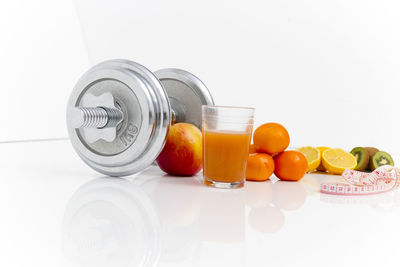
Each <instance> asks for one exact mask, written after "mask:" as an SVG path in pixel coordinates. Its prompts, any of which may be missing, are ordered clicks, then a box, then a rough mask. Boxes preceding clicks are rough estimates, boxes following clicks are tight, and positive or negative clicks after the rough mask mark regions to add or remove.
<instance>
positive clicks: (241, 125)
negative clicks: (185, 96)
mask: <svg viewBox="0 0 400 267" xmlns="http://www.w3.org/2000/svg"><path fill="white" fill-rule="evenodd" d="M253 117H254V109H253V108H237V107H221V106H203V108H202V118H203V122H202V131H203V174H204V183H205V184H206V185H209V186H213V187H219V188H238V187H243V184H244V181H245V175H246V163H247V156H248V152H249V144H250V140H251V133H252V130H253Z"/></svg>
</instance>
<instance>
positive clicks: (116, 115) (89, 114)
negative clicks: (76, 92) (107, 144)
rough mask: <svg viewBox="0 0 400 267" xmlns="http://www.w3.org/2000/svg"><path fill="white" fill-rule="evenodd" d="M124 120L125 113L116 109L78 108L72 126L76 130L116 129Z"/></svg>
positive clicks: (73, 115)
mask: <svg viewBox="0 0 400 267" xmlns="http://www.w3.org/2000/svg"><path fill="white" fill-rule="evenodd" d="M123 118H124V115H123V113H122V112H121V111H120V110H119V109H116V108H106V107H77V108H75V109H74V111H73V114H72V126H73V127H74V128H105V127H116V126H117V125H118V124H119V123H120V122H121V121H122V120H123Z"/></svg>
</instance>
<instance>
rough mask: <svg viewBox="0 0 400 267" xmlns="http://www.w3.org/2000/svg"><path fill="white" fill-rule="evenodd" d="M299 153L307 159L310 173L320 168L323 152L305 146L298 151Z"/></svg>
mask: <svg viewBox="0 0 400 267" xmlns="http://www.w3.org/2000/svg"><path fill="white" fill-rule="evenodd" d="M297 151H299V152H301V153H303V154H304V156H305V157H306V159H307V163H308V168H307V171H308V172H312V171H315V169H316V168H318V166H319V165H320V163H321V152H320V151H319V150H318V149H317V148H315V147H312V146H303V147H300V148H299V149H297Z"/></svg>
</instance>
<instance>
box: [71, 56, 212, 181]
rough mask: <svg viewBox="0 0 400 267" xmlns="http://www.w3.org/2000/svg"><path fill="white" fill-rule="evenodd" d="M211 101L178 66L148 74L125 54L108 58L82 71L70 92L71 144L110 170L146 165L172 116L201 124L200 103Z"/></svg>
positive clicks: (127, 172)
mask: <svg viewBox="0 0 400 267" xmlns="http://www.w3.org/2000/svg"><path fill="white" fill-rule="evenodd" d="M212 104H214V101H213V99H212V97H211V95H210V93H209V91H208V90H207V87H206V86H205V85H204V84H203V83H202V82H201V81H200V79H198V78H197V77H196V76H194V75H192V74H190V73H189V72H186V71H183V70H179V69H162V70H159V71H156V72H155V73H154V74H153V73H152V72H151V71H149V70H148V69H146V68H145V67H143V66H142V65H140V64H138V63H136V62H133V61H129V60H109V61H105V62H102V63H100V64H98V65H96V66H94V67H93V68H91V69H90V70H89V71H87V72H86V73H85V74H84V75H83V76H82V77H81V79H80V80H79V81H78V83H77V84H76V85H75V88H74V90H73V92H72V94H71V96H70V99H69V102H68V108H67V127H68V133H69V137H70V139H71V142H72V145H73V147H74V148H75V150H76V151H77V153H78V155H79V156H80V157H81V158H82V159H83V161H84V162H86V163H87V164H88V165H89V166H90V167H92V168H93V169H95V170H96V171H99V172H101V173H104V174H107V175H111V176H123V175H130V174H133V173H136V172H139V171H141V170H143V169H144V168H146V167H147V166H149V165H150V164H151V163H152V162H154V160H155V159H156V158H157V156H158V154H159V153H160V152H161V150H162V148H163V146H164V143H165V139H166V137H167V134H168V128H169V126H170V125H171V123H172V122H187V123H192V124H194V125H196V126H198V127H199V128H200V127H201V106H202V105H212Z"/></svg>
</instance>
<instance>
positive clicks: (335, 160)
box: [322, 148, 357, 174]
mask: <svg viewBox="0 0 400 267" xmlns="http://www.w3.org/2000/svg"><path fill="white" fill-rule="evenodd" d="M322 165H323V166H324V167H325V169H326V170H327V171H328V172H330V173H333V174H342V173H343V172H344V170H345V169H352V170H353V169H354V168H355V167H356V166H357V160H356V158H355V157H354V156H353V155H352V154H351V153H349V152H346V151H344V150H343V149H340V148H330V149H327V150H325V151H324V152H323V153H322Z"/></svg>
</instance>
